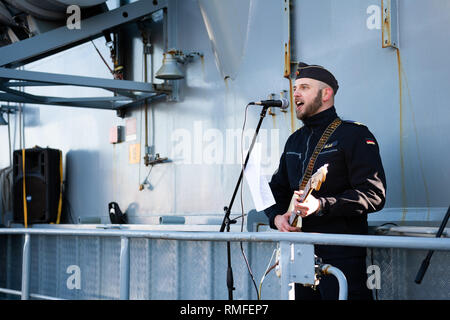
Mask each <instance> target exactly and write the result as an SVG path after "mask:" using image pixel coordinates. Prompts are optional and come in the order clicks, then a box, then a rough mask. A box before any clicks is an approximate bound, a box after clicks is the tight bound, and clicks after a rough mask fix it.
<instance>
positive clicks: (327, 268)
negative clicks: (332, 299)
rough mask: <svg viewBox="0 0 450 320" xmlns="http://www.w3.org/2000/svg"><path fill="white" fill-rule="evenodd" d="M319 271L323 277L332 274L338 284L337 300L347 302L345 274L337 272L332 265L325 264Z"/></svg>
mask: <svg viewBox="0 0 450 320" xmlns="http://www.w3.org/2000/svg"><path fill="white" fill-rule="evenodd" d="M321 271H322V273H323V274H325V275H330V274H332V275H333V276H335V277H336V279H337V281H338V283H339V300H347V296H348V286H347V278H346V277H345V274H344V273H343V272H342V271H341V270H339V269H338V268H336V267H333V266H332V265H329V264H325V265H323V266H322V268H321Z"/></svg>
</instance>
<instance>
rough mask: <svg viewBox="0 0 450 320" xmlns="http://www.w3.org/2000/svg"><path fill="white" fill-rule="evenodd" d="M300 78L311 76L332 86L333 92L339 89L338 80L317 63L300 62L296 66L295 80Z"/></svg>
mask: <svg viewBox="0 0 450 320" xmlns="http://www.w3.org/2000/svg"><path fill="white" fill-rule="evenodd" d="M301 78H311V79H315V80H319V81H322V82H325V83H326V84H328V85H329V86H330V87H331V88H333V91H334V94H336V93H337V91H338V89H339V85H338V82H337V80H336V78H335V77H334V76H333V74H332V73H331V72H330V71H328V70H327V69H325V68H324V67H322V66H319V65H308V64H306V63H304V62H300V63H299V64H298V67H297V72H296V78H295V79H296V80H297V79H301Z"/></svg>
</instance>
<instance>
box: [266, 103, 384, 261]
mask: <svg viewBox="0 0 450 320" xmlns="http://www.w3.org/2000/svg"><path fill="white" fill-rule="evenodd" d="M336 118H337V114H336V109H335V108H334V107H332V108H330V109H327V110H325V111H323V112H321V113H319V114H316V115H314V116H312V117H310V118H308V119H305V120H304V124H305V125H304V126H303V127H302V128H300V129H298V130H297V131H296V132H294V133H293V134H292V135H291V136H290V137H289V138H288V140H287V142H286V145H285V148H284V152H283V154H282V156H281V159H280V164H279V167H278V170H277V171H276V172H275V174H274V175H273V176H272V179H271V181H270V183H269V185H270V188H271V190H272V193H273V195H274V197H275V200H276V204H275V205H273V206H271V207H269V208H267V209H266V210H264V211H265V213H266V215H267V217H268V218H269V221H270V226H271V227H272V228H274V229H276V227H275V225H274V219H275V216H276V215H279V214H284V213H286V211H287V210H288V208H289V204H290V201H291V198H292V195H293V192H294V190H298V188H299V186H300V183H301V179H302V177H303V174H304V172H305V170H306V167H307V165H308V162H309V159H310V157H311V155H312V153H313V151H314V149H315V147H316V144H317V142H318V141H319V139H320V137H321V136H322V133H323V132H324V130H325V129H326V128H327V126H328V125H329V124H330V123H331V122H332V121H333V120H334V119H336ZM326 163H328V174H327V177H326V180H325V182H324V183H323V184H322V186H321V188H320V190H319V191H316V190H314V191H313V192H312V195H313V196H315V197H316V198H318V199H319V201H320V202H321V204H322V207H323V210H322V212H320V214H319V215H318V214H312V215H310V216H308V217H306V218H303V221H302V222H303V225H302V231H303V232H319V233H337V234H367V232H368V225H367V214H368V213H371V212H375V211H378V210H380V209H382V208H383V206H384V203H385V194H386V192H385V190H386V178H385V173H384V170H383V165H382V162H381V158H380V154H379V148H378V142H377V141H376V139H375V137H374V136H373V134H372V133H371V132H370V131H369V129H368V128H367V127H366V126H364V125H362V124H358V123H354V122H351V121H343V122H342V124H341V125H340V126H339V127H338V128H337V129H336V130H335V131H334V133H333V134H332V135H331V136H330V138H329V139H328V142H327V143H326V145H325V146H324V148H323V149H322V151H321V152H320V154H319V156H318V157H317V160H316V163H315V166H314V169H313V173H315V172H316V170H317V169H318V168H320V167H321V166H322V165H324V164H326ZM315 249H316V254H317V255H318V256H320V257H322V258H324V259H325V258H345V257H354V256H364V255H365V254H366V249H365V248H358V247H344V246H323V245H316V247H315Z"/></svg>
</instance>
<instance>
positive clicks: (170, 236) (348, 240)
mask: <svg viewBox="0 0 450 320" xmlns="http://www.w3.org/2000/svg"><path fill="white" fill-rule="evenodd" d="M0 235H23V236H24V241H23V249H22V286H21V291H18V290H11V289H6V288H0V292H2V293H6V294H12V295H20V296H21V299H22V300H28V299H30V298H36V299H46V300H52V299H59V298H56V297H50V296H45V295H39V294H32V293H31V294H30V290H29V289H30V265H31V251H30V243H31V237H32V236H34V235H45V236H52V235H53V236H86V237H87V236H95V237H120V238H121V243H120V299H123V300H128V299H129V296H130V242H129V239H130V238H145V239H158V240H180V241H221V242H226V241H231V242H240V241H242V242H273V243H280V244H284V245H283V246H280V247H286V244H288V245H290V244H299V245H303V246H308V247H311V246H313V245H315V244H316V245H336V246H354V247H368V248H398V249H419V250H436V251H450V238H423V237H404V236H375V235H349V234H319V233H281V232H259V233H253V232H228V233H223V232H206V231H197V232H189V231H156V230H145V231H140V230H108V229H106V230H92V229H76V230H73V229H58V228H52V229H47V228H28V229H26V228H4V229H0ZM282 256H283V254H282ZM284 256H285V257H286V256H287V255H286V254H285V255H284ZM288 260H289V258H285V261H288ZM282 265H283V272H284V273H287V275H285V276H283V277H282V279H281V281H282V285H281V289H282V294H281V297H282V298H286V297H287V296H288V292H287V291H286V290H287V288H288V287H289V285H288V283H289V282H292V281H290V280H291V279H292V277H290V276H289V274H290V273H292V272H294V271H293V270H292V268H289V267H288V263H283V264H282ZM294 278H295V276H294ZM284 282H286V283H284ZM284 291H286V292H284Z"/></svg>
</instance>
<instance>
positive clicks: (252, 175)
mask: <svg viewBox="0 0 450 320" xmlns="http://www.w3.org/2000/svg"><path fill="white" fill-rule="evenodd" d="M244 176H245V179H246V180H247V184H248V186H249V188H250V193H251V195H252V198H253V203H254V204H255V209H256V210H257V211H263V210H264V209H266V208H268V207H270V206H273V205H274V204H275V198H274V197H273V194H272V190H270V186H269V183H268V182H267V179H266V177H265V176H262V175H261V143H255V145H254V147H253V151H252V153H251V154H250V158H249V159H248V163H247V167H246V168H245V171H244Z"/></svg>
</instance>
